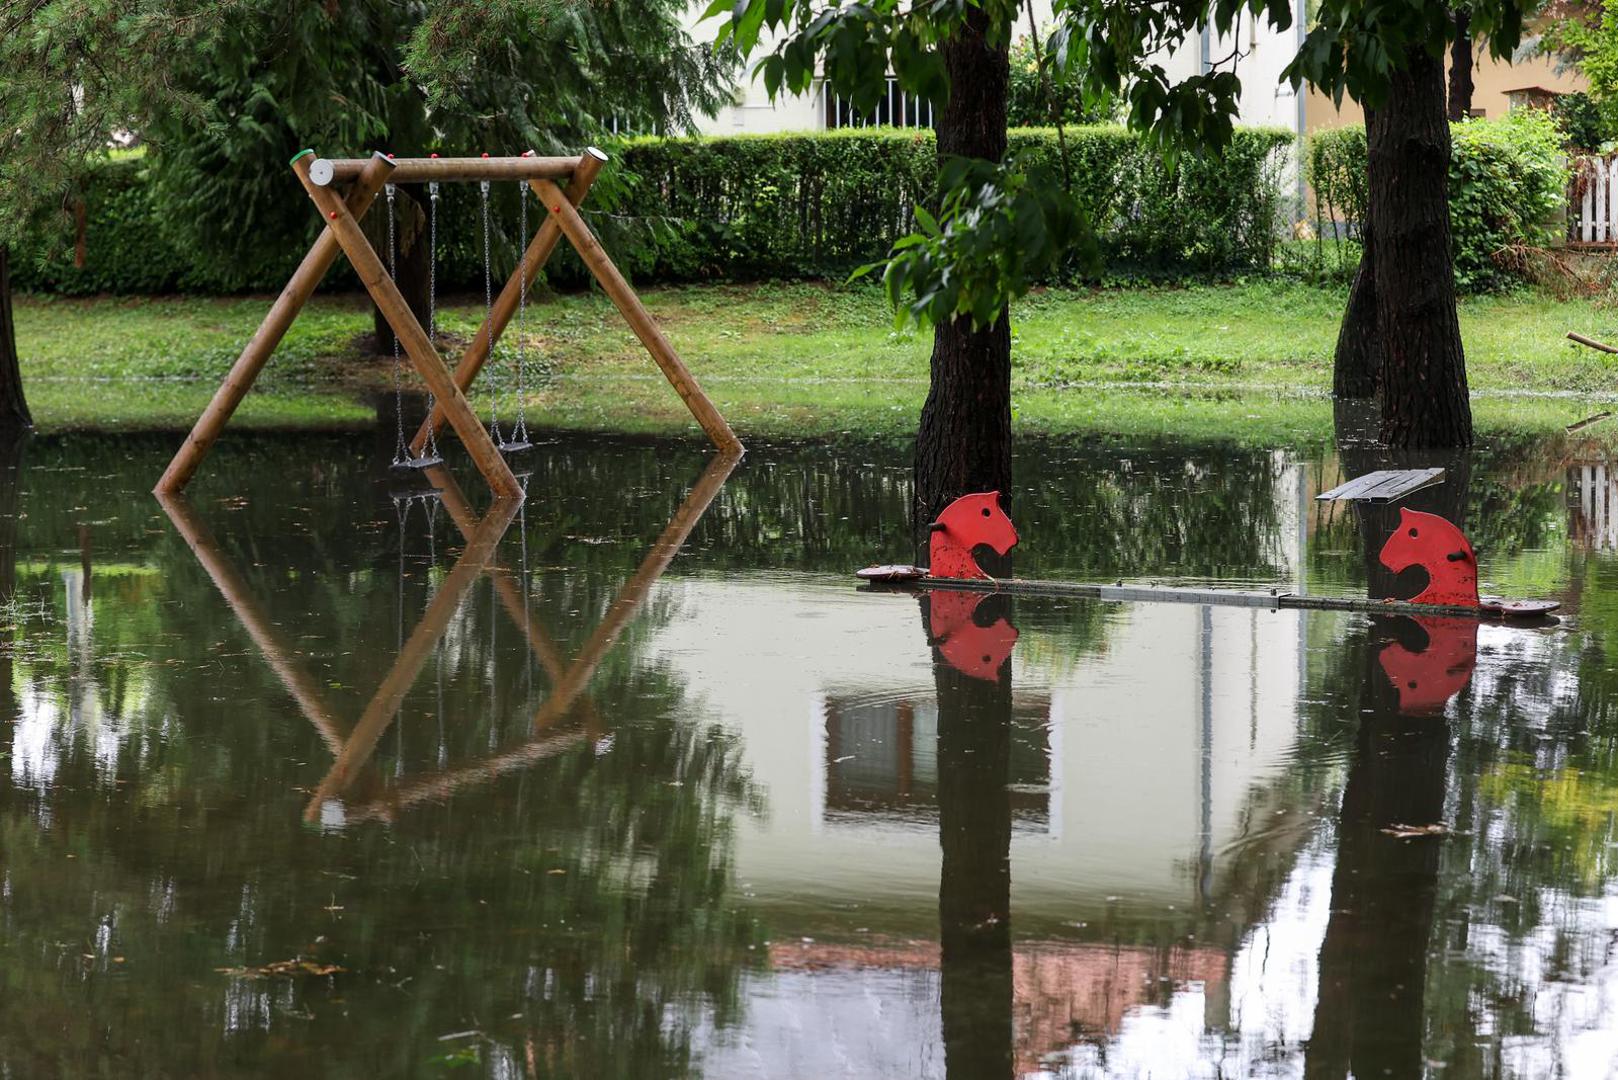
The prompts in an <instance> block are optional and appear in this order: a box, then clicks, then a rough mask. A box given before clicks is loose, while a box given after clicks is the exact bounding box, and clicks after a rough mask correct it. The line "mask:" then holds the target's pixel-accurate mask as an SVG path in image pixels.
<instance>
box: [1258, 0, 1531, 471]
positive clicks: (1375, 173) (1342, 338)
mask: <svg viewBox="0 0 1618 1080" xmlns="http://www.w3.org/2000/svg"><path fill="white" fill-rule="evenodd" d="M1535 4H1536V0H1488V2H1484V0H1479V2H1477V3H1473V4H1470V5H1468V7H1467V9H1466V18H1465V19H1464V20H1461V19H1457V18H1456V16H1455V13H1454V11H1453V10H1452V9H1451V7H1450V6H1449V3H1448V2H1447V0H1408V2H1406V3H1400V4H1385V3H1381V2H1379V0H1322V3H1321V4H1320V5H1319V8H1318V12H1317V15H1316V21H1315V24H1314V25H1313V26H1312V27H1311V28H1310V29H1309V32H1308V34H1307V36H1306V37H1305V39H1304V43H1303V46H1302V47H1301V48H1300V49H1299V51H1298V56H1297V58H1296V59H1295V60H1294V61H1293V62H1292V64H1291V65H1290V66H1289V68H1288V72H1287V74H1288V77H1289V78H1290V79H1291V81H1292V83H1293V84H1294V85H1295V86H1301V85H1302V84H1303V83H1304V82H1306V81H1307V82H1309V83H1311V84H1313V85H1315V86H1317V87H1319V88H1320V89H1321V90H1323V91H1325V92H1326V93H1328V94H1329V95H1330V96H1331V97H1332V98H1333V99H1334V100H1336V101H1341V100H1342V98H1343V96H1344V95H1347V96H1349V97H1351V98H1353V99H1354V100H1356V101H1358V102H1360V103H1361V104H1362V105H1364V106H1365V108H1366V138H1367V142H1368V144H1369V151H1370V152H1369V155H1368V162H1369V169H1368V171H1369V176H1368V190H1369V193H1370V205H1369V206H1368V208H1367V211H1366V221H1365V223H1364V224H1365V227H1366V228H1365V236H1366V244H1365V251H1364V255H1363V258H1362V260H1361V267H1360V271H1359V273H1358V275H1357V276H1356V278H1355V281H1354V287H1353V290H1352V292H1351V294H1350V298H1349V304H1348V309H1347V311H1346V312H1345V314H1344V319H1343V326H1342V331H1341V333H1340V334H1339V336H1338V346H1337V358H1336V359H1337V369H1336V374H1335V377H1334V379H1333V383H1334V386H1335V388H1336V390H1337V392H1338V393H1339V394H1340V395H1345V396H1369V395H1370V394H1373V393H1374V394H1376V395H1377V396H1378V397H1379V398H1380V400H1381V403H1382V412H1381V435H1382V438H1383V440H1384V441H1385V442H1387V443H1388V444H1389V445H1391V446H1397V447H1445V446H1466V445H1469V444H1470V443H1471V441H1472V409H1471V404H1470V401H1469V399H1468V393H1467V384H1466V357H1465V353H1464V351H1463V349H1462V346H1461V331H1460V323H1459V321H1458V319H1457V318H1456V314H1455V274H1454V265H1453V261H1452V256H1451V242H1450V221H1449V192H1448V187H1449V162H1450V131H1449V123H1448V105H1449V96H1448V94H1447V93H1446V90H1447V87H1446V82H1445V78H1444V58H1445V54H1446V52H1448V51H1449V50H1450V49H1451V48H1452V47H1457V42H1458V40H1460V41H1461V42H1462V43H1461V44H1460V45H1459V46H1458V47H1460V48H1464V49H1466V50H1467V55H1468V56H1470V55H1471V54H1470V45H1469V44H1465V43H1464V38H1465V37H1466V36H1467V35H1470V36H1474V37H1483V38H1485V39H1486V40H1487V41H1488V43H1489V50H1490V52H1491V53H1492V54H1493V55H1494V56H1496V57H1500V58H1509V57H1510V55H1511V52H1512V50H1513V49H1514V48H1515V47H1516V45H1517V42H1518V40H1519V39H1520V37H1521V34H1522V25H1523V18H1524V15H1525V13H1526V12H1527V11H1529V10H1531V9H1532V8H1533V7H1534V6H1535Z"/></svg>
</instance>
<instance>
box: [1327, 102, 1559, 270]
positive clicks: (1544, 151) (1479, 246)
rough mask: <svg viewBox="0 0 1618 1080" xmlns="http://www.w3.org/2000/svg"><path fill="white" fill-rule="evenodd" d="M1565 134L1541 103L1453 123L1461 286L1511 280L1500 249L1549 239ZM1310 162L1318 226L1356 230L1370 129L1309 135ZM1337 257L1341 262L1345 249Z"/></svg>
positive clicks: (1452, 177)
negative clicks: (1537, 105) (1536, 106)
mask: <svg viewBox="0 0 1618 1080" xmlns="http://www.w3.org/2000/svg"><path fill="white" fill-rule="evenodd" d="M1563 141H1564V140H1563V135H1562V131H1561V129H1560V128H1559V127H1558V126H1557V123H1556V120H1555V118H1554V117H1553V116H1551V115H1550V114H1549V113H1546V112H1543V111H1541V110H1537V109H1517V110H1514V111H1512V112H1510V113H1507V114H1506V115H1505V116H1503V117H1499V118H1495V119H1477V120H1464V121H1461V122H1460V123H1457V124H1452V125H1451V155H1450V168H1449V202H1450V230H1451V233H1452V235H1453V238H1454V258H1455V283H1456V286H1457V287H1458V288H1459V289H1461V290H1462V291H1466V292H1479V291H1487V290H1490V289H1498V288H1503V287H1505V286H1507V285H1510V284H1512V283H1513V282H1514V281H1515V280H1516V278H1515V274H1514V272H1513V270H1512V269H1511V268H1510V265H1509V264H1507V263H1503V262H1502V261H1501V260H1500V259H1499V255H1500V253H1501V252H1503V251H1505V250H1507V249H1509V248H1512V247H1517V246H1522V245H1530V246H1532V245H1542V244H1544V243H1546V242H1547V241H1549V240H1550V239H1551V237H1552V235H1553V233H1554V220H1555V217H1556V214H1557V212H1558V211H1559V209H1560V208H1561V205H1562V201H1563V199H1564V198H1565V197H1566V193H1567V182H1568V169H1567V164H1566V160H1565V158H1564V156H1563V152H1562V145H1563ZM1305 167H1306V175H1307V177H1308V179H1309V183H1310V185H1311V187H1313V189H1314V193H1315V214H1316V225H1317V231H1318V232H1320V233H1325V232H1328V231H1331V232H1339V231H1341V232H1347V233H1348V234H1350V235H1356V234H1357V230H1358V228H1359V225H1360V223H1361V222H1363V221H1364V220H1365V211H1366V207H1367V205H1368V200H1369V193H1368V189H1367V186H1366V144H1365V129H1364V128H1363V127H1359V126H1354V127H1343V128H1335V129H1332V130H1328V131H1322V132H1319V133H1317V134H1315V135H1312V136H1310V138H1309V143H1308V152H1307V154H1306V156H1305ZM1318 243H1320V241H1317V244H1318ZM1338 258H1339V261H1342V252H1341V251H1339V252H1338Z"/></svg>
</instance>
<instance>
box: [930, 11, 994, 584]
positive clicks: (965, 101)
mask: <svg viewBox="0 0 1618 1080" xmlns="http://www.w3.org/2000/svg"><path fill="white" fill-rule="evenodd" d="M988 26H989V17H988V15H987V14H986V13H985V12H984V11H983V10H981V9H979V8H976V7H974V8H971V9H969V14H968V15H967V19H966V25H965V26H964V27H963V29H962V30H960V31H959V32H957V33H956V34H955V35H954V36H953V37H951V38H950V39H949V40H948V41H946V42H945V43H944V45H943V48H942V50H941V52H942V55H943V58H944V65H945V68H946V70H947V71H948V73H949V81H950V96H949V102H948V104H946V105H945V106H944V108H943V110H942V111H941V112H940V113H939V115H938V156H939V158H940V160H942V159H944V158H946V157H972V158H982V159H984V160H988V161H996V162H997V161H1000V160H1001V159H1002V158H1004V157H1005V153H1006V95H1007V86H1008V81H1009V78H1010V68H1009V64H1008V61H1007V55H1006V49H1005V48H1004V47H1003V46H1002V47H998V48H996V47H991V46H990V44H989V42H988V39H987V37H986V33H985V32H986V30H987V29H988ZM931 368H932V370H931V375H932V384H931V388H930V389H929V390H928V392H927V402H926V404H925V405H923V406H922V410H921V424H920V426H919V428H918V429H917V432H916V455H915V481H916V483H915V503H914V506H913V512H912V514H913V516H912V525H913V527H914V530H915V536H916V542H917V544H918V545H920V544H922V543H923V542H924V540H925V536H926V526H927V524H928V523H929V522H931V521H933V520H934V519H935V518H936V517H937V515H938V513H939V511H941V510H942V509H943V508H944V507H945V506H947V505H948V504H949V503H950V501H951V500H953V499H956V498H958V497H960V496H962V495H966V494H969V493H971V492H974V491H998V492H1000V493H1001V496H1002V504H1003V505H1004V506H1005V507H1006V508H1007V510H1008V511H1009V509H1010V496H1011V323H1010V315H1009V313H1008V312H1005V311H1002V312H1001V313H1000V317H999V319H998V320H996V322H995V323H994V325H993V326H990V327H987V328H985V329H981V330H979V329H974V328H973V326H972V321H971V320H970V319H952V320H949V321H948V322H943V323H940V324H938V326H937V327H935V328H934V330H933V355H932V365H931ZM991 572H992V571H991Z"/></svg>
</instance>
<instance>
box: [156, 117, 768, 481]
mask: <svg viewBox="0 0 1618 1080" xmlns="http://www.w3.org/2000/svg"><path fill="white" fill-rule="evenodd" d="M606 162H607V155H606V154H605V153H603V152H602V151H601V150H599V149H597V148H596V147H593V146H592V147H590V148H589V149H588V150H586V151H585V152H584V153H583V154H581V155H579V156H578V157H534V156H531V155H524V156H522V157H482V158H436V157H435V158H397V159H395V158H392V157H389V156H388V155H386V154H383V153H381V152H377V153H373V154H372V155H371V156H370V157H369V158H348V159H328V158H317V157H316V156H315V152H314V151H313V150H304V151H302V152H301V153H299V154H298V155H297V156H296V157H294V158H293V159H292V162H291V164H292V171H293V172H294V173H295V174H296V175H297V177H298V180H299V182H300V183H301V184H302V185H303V188H304V190H305V191H306V192H307V193H308V195H309V198H310V200H311V201H312V202H313V203H314V204H315V207H316V208H317V209H318V210H319V211H320V216H321V218H322V219H323V220H324V221H325V223H326V228H325V229H324V230H323V231H322V232H321V234H320V235H319V236H318V237H316V238H315V242H314V244H313V245H312V246H311V247H310V248H309V253H308V254H307V255H305V256H304V257H303V262H302V263H300V264H299V266H298V268H297V270H296V271H294V272H293V274H292V277H291V278H290V279H289V280H288V281H287V284H286V287H285V288H283V289H282V290H281V295H280V296H278V297H277V298H276V300H275V303H274V304H273V305H271V307H270V310H269V312H268V313H267V314H266V315H265V316H264V321H263V322H262V323H260V324H259V328H258V330H257V332H255V333H254V334H253V337H252V338H251V339H250V340H249V341H248V343H247V345H246V347H245V348H243V349H242V352H241V355H240V356H239V357H237V359H236V362H235V364H233V365H232V366H231V369H230V372H229V373H228V374H227V375H226V376H225V379H224V381H223V382H222V383H221V384H220V386H219V389H218V390H217V391H215V392H214V396H213V400H212V401H210V402H209V403H208V407H207V408H206V409H204V410H203V413H202V415H201V416H200V417H198V419H197V422H196V424H195V425H194V426H193V427H192V429H191V433H190V435H188V436H187V437H186V440H185V443H184V444H183V445H182V446H181V447H180V449H179V450H178V451H177V452H176V453H175V455H174V459H173V460H172V461H170V462H169V467H168V468H167V469H166V470H165V471H164V473H163V476H162V478H161V479H160V480H158V482H157V486H156V488H154V489H153V490H154V493H155V494H158V495H173V494H177V493H179V492H180V491H183V490H184V489H185V486H186V485H187V484H188V483H190V482H191V479H192V477H194V476H195V475H196V472H197V469H198V467H199V466H201V464H202V461H203V459H204V458H206V457H207V456H208V451H210V450H211V449H212V448H213V444H214V443H215V442H216V441H218V439H219V436H220V434H221V433H222V432H223V431H224V429H225V425H226V424H228V423H229V422H230V418H231V416H232V415H233V414H234V413H235V411H236V408H237V406H239V405H240V404H241V403H242V399H243V398H245V397H246V396H247V392H248V391H249V390H251V389H252V386H253V382H254V380H256V379H257V378H258V376H259V373H260V372H261V371H263V370H264V365H265V364H266V363H268V362H269V359H270V357H271V356H272V355H273V354H274V352H275V349H276V346H277V345H279V344H280V343H281V339H282V337H283V336H285V334H286V332H287V329H288V328H289V327H290V326H291V325H292V323H293V320H295V319H296V318H297V317H298V313H299V312H300V311H302V310H303V307H304V305H305V304H306V303H308V301H309V298H310V296H312V295H313V294H314V291H315V288H316V286H318V285H319V284H320V281H321V279H322V278H324V277H325V276H326V272H327V271H328V270H330V269H331V267H332V264H334V263H335V262H336V261H337V256H338V255H339V254H342V255H345V256H347V258H348V261H349V262H350V263H351V264H353V267H354V270H355V272H356V273H357V274H358V275H359V278H360V282H361V284H363V285H364V286H365V291H366V292H368V293H369V294H370V296H371V299H372V300H373V301H374V302H375V303H376V306H377V309H378V310H379V311H381V312H382V315H383V317H384V318H386V319H387V321H388V325H389V326H390V327H391V328H392V329H393V333H394V336H395V337H396V338H397V339H398V341H399V344H400V346H401V347H402V348H403V349H404V351H405V355H406V356H407V357H408V358H409V360H410V363H411V366H412V367H414V368H415V369H416V371H417V373H418V374H420V375H421V377H422V380H423V381H424V382H425V383H426V384H427V388H428V390H430V391H431V392H432V394H433V400H434V405H433V409H432V411H431V413H430V414H429V415H428V416H427V418H426V419H425V420H423V421H422V424H421V427H420V429H419V430H418V431H417V432H416V435H415V438H413V439H412V440H411V442H410V452H411V454H412V456H419V455H420V454H421V453H422V451H423V449H424V448H425V447H426V446H427V443H428V441H429V439H430V438H431V437H433V436H434V435H436V434H437V433H438V432H439V431H441V430H442V429H443V426H444V425H445V424H446V423H447V424H449V426H450V427H451V428H453V429H454V430H455V434H456V435H457V436H459V437H460V440H461V444H462V445H463V446H465V447H466V449H467V452H468V453H469V454H470V455H471V457H472V460H473V462H474V463H475V464H476V465H477V467H478V471H479V472H481V473H482V474H483V478H484V480H485V481H487V482H488V485H489V487H490V489H491V490H492V491H493V492H494V494H495V496H496V497H498V498H513V499H515V498H520V497H521V496H522V493H523V492H522V486H521V485H520V484H519V483H518V481H517V478H516V476H515V475H514V474H513V473H512V471H511V467H510V466H509V465H507V464H506V461H505V458H504V457H502V456H501V454H500V450H499V449H498V448H497V447H496V446H495V444H494V440H493V439H492V438H491V437H490V435H489V432H488V430H487V429H486V428H485V427H484V426H483V423H482V421H481V420H479V419H478V417H477V414H476V413H475V412H474V411H473V409H472V406H471V404H470V403H469V402H468V401H467V397H466V392H467V390H468V389H469V388H470V387H471V385H472V382H473V380H475V379H476V378H477V376H478V373H479V372H480V371H482V370H483V366H484V365H485V364H486V363H487V362H488V359H489V355H490V352H491V350H492V348H493V345H494V343H495V342H497V341H499V340H500V335H501V334H502V333H503V332H504V331H505V329H506V326H507V324H509V323H510V321H511V319H512V316H513V315H514V314H515V313H516V310H517V306H518V303H519V301H520V299H521V297H522V296H523V295H524V294H525V293H526V291H527V290H528V289H529V288H530V287H531V286H532V285H533V283H534V279H535V278H536V277H538V275H539V272H540V270H542V269H543V268H544V266H545V263H546V262H547V261H548V260H549V259H550V256H551V254H552V253H553V252H554V251H555V250H556V246H557V244H558V243H560V242H561V240H562V238H563V237H566V238H567V241H568V243H569V244H571V245H572V246H573V249H574V250H575V251H577V252H578V254H579V258H580V259H581V260H582V261H583V262H584V265H585V266H586V267H587V268H589V271H590V273H591V275H592V276H593V277H594V278H595V280H596V282H597V283H598V284H599V285H600V286H601V289H602V291H603V292H605V293H606V294H607V296H608V298H609V299H611V300H612V302H613V305H614V306H615V307H617V309H618V311H619V314H621V315H622V316H623V318H624V321H625V322H627V323H628V324H629V328H630V329H631V330H632V331H633V332H634V334H635V336H636V337H637V338H639V339H640V342H641V344H642V345H643V346H645V348H646V351H647V352H648V353H650V354H651V357H652V359H653V361H655V362H656V364H657V366H658V368H659V369H661V370H662V372H663V375H664V377H665V378H667V379H668V381H669V384H670V385H671V386H673V387H674V389H675V391H676V392H677V393H678V394H679V395H680V398H681V399H682V400H683V401H684V402H685V404H686V407H687V408H689V409H690V410H691V415H692V416H693V417H695V418H696V421H697V423H698V424H700V425H701V426H702V430H703V431H704V432H706V433H707V436H708V438H709V439H710V440H711V441H712V442H713V444H714V446H715V447H717V448H718V449H719V450H720V451H721V453H723V454H727V455H733V454H740V453H742V451H743V447H742V443H741V440H740V439H738V438H737V437H736V434H735V432H733V431H731V429H730V425H729V424H727V423H726V422H725V418H724V417H723V416H722V415H720V412H719V410H718V409H717V408H716V407H715V406H714V403H713V402H712V401H711V400H709V398H708V396H707V395H706V394H705V393H703V391H702V387H701V386H700V385H698V383H697V380H696V377H695V376H693V375H692V374H691V371H690V369H689V368H687V367H686V366H685V362H684V361H683V360H681V359H680V356H679V354H678V353H676V352H675V351H674V346H672V345H670V344H669V341H668V339H667V338H666V337H664V336H663V331H662V330H661V329H660V328H659V327H658V325H657V321H656V320H655V319H654V318H653V317H652V315H651V313H650V312H648V311H647V310H646V307H645V305H643V304H642V303H641V301H640V297H639V296H637V295H636V294H635V290H634V289H633V288H631V287H630V285H629V282H628V281H626V280H625V279H624V276H623V274H622V273H620V272H619V270H618V268H617V267H616V266H615V265H614V264H613V262H612V259H611V258H609V257H608V256H607V253H606V251H605V250H603V249H602V247H601V243H600V241H599V240H597V239H596V237H595V234H594V233H593V232H591V231H590V227H589V225H587V224H585V221H584V218H583V217H582V216H581V215H580V214H579V210H578V208H579V206H580V205H581V204H582V203H583V202H584V199H585V197H586V196H587V195H588V194H589V192H590V187H591V185H593V184H594V183H595V180H596V177H597V176H598V175H599V174H600V172H601V167H602V166H603V165H605V164H606ZM478 180H519V181H522V182H524V183H526V184H528V185H529V187H530V188H531V189H532V190H533V192H534V194H536V195H537V196H538V197H539V201H540V203H541V205H543V206H544V207H545V209H546V210H547V211H548V215H547V216H546V217H545V219H544V220H543V222H542V223H541V224H540V226H539V228H538V229H536V230H535V232H534V236H533V239H532V240H531V241H530V242H529V244H528V249H527V252H526V254H525V255H524V256H523V257H521V258H519V259H518V260H517V268H516V269H515V270H514V271H513V272H512V275H511V277H510V278H509V279H508V280H507V281H506V283H505V286H504V287H503V288H502V289H501V290H500V294H499V296H498V297H497V298H496V299H495V301H494V303H493V306H492V307H491V308H490V310H489V314H488V317H487V318H486V319H485V320H484V322H483V325H482V326H480V327H479V328H478V331H477V334H476V335H475V336H474V337H473V338H472V341H471V342H470V344H468V345H467V347H466V351H465V352H464V353H462V355H461V359H460V362H459V363H458V364H456V366H455V369H454V371H453V372H451V370H450V369H449V367H448V366H447V365H446V364H445V363H444V358H443V357H442V356H441V355H440V354H439V352H438V349H437V347H436V345H435V344H434V343H433V341H432V339H431V338H430V337H429V336H428V333H427V331H426V330H424V329H422V326H421V322H420V321H419V320H418V319H417V318H416V316H415V314H414V313H413V312H412V311H411V310H410V306H409V304H407V303H406V302H405V299H404V297H403V295H401V294H400V292H399V289H398V287H397V286H396V285H395V284H394V282H393V279H392V277H390V276H389V274H388V271H387V267H386V266H384V265H383V263H382V260H381V258H380V257H379V256H378V255H377V253H376V250H375V249H374V248H373V247H372V246H371V243H370V241H369V240H367V239H366V238H365V234H364V233H363V232H362V231H361V230H360V226H359V219H361V218H363V217H364V216H365V213H366V211H367V210H369V209H370V207H371V204H372V203H373V202H375V201H376V197H377V195H378V194H380V193H381V191H382V189H383V187H384V186H385V185H387V184H408V183H426V182H432V181H438V182H462V181H478ZM563 182H566V184H567V187H566V190H564V189H563V188H562V187H561V186H560V185H561V183H563ZM345 184H346V185H347V190H346V193H341V192H340V191H339V186H340V185H345Z"/></svg>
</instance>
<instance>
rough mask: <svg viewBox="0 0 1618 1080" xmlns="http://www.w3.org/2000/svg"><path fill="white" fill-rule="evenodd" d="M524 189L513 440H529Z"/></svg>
mask: <svg viewBox="0 0 1618 1080" xmlns="http://www.w3.org/2000/svg"><path fill="white" fill-rule="evenodd" d="M517 186H518V190H520V191H521V192H522V198H521V200H520V201H521V206H522V209H521V211H520V220H521V222H522V224H521V243H522V249H521V250H522V256H521V262H520V264H519V266H518V273H519V274H521V275H522V276H521V278H520V279H519V281H518V288H517V389H516V398H517V402H516V409H515V412H516V414H517V426H516V427H515V428H514V429H513V430H512V433H511V441H512V442H514V443H526V442H527V441H528V346H527V329H528V326H527V323H528V185H527V184H526V183H523V184H518V185H517Z"/></svg>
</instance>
